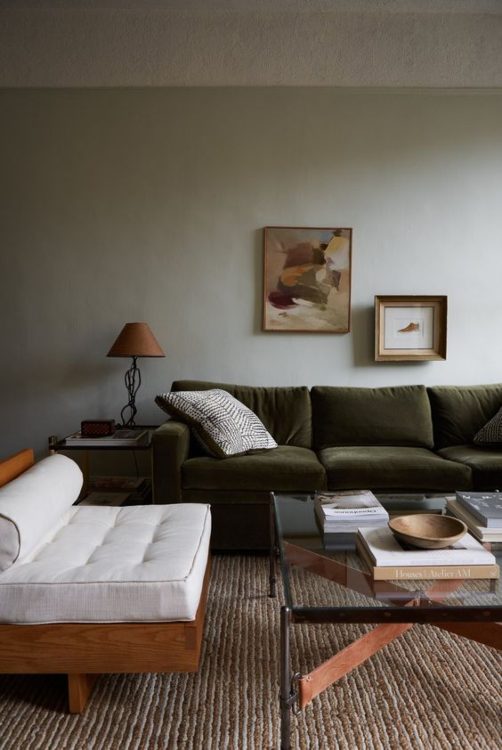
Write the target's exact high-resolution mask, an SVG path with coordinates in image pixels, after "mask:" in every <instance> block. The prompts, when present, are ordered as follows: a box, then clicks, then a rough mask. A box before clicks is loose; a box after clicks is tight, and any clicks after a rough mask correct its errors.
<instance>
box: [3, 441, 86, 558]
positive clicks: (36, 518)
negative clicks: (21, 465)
mask: <svg viewBox="0 0 502 750" xmlns="http://www.w3.org/2000/svg"><path fill="white" fill-rule="evenodd" d="M81 488H82V472H81V471H80V468H79V467H78V465H77V464H76V463H75V461H72V460H71V458H67V457H66V456H61V455H54V456H49V457H48V458H44V459H43V460H42V461H39V462H38V463H37V464H35V465H34V466H32V467H31V469H28V471H25V472H24V474H21V475H20V476H19V477H17V478H16V479H13V480H12V482H9V483H8V484H6V485H4V486H3V487H1V488H0V571H2V570H6V569H7V568H8V567H10V566H11V565H12V564H13V563H14V562H15V561H16V560H17V559H18V558H19V557H21V556H24V555H27V554H29V553H30V552H31V550H33V548H34V547H35V546H36V545H37V544H38V543H39V541H40V539H42V538H43V537H44V536H45V534H46V533H47V531H48V530H49V529H51V528H52V527H54V525H55V524H57V523H58V522H59V519H60V518H61V516H62V515H63V514H64V513H65V511H67V510H68V508H69V507H71V506H72V505H73V503H74V502H75V500H76V499H77V498H78V496H79V493H80V490H81Z"/></svg>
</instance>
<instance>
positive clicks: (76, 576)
mask: <svg viewBox="0 0 502 750" xmlns="http://www.w3.org/2000/svg"><path fill="white" fill-rule="evenodd" d="M210 534H211V514H210V509H209V506H208V505H202V504H196V503H179V504H175V505H141V506H131V507H126V508H115V507H103V506H101V507H99V506H98V507H96V506H82V507H78V506H77V507H74V508H71V510H69V511H68V512H67V513H66V514H65V515H64V517H63V518H62V519H60V522H59V524H58V525H57V526H56V527H55V528H53V529H52V530H51V531H50V532H49V534H48V535H47V536H46V538H45V539H44V540H42V542H41V543H40V544H39V546H38V547H37V548H36V549H35V550H33V551H32V553H31V554H30V555H27V556H26V557H23V558H20V559H19V560H18V561H17V562H16V563H15V564H14V565H13V566H12V567H10V568H9V569H8V570H6V571H4V572H3V573H1V574H0V622H9V623H47V622H147V621H150V622H155V621H169V620H193V619H194V617H195V614H196V612H197V607H198V604H199V600H200V595H201V591H202V583H203V579H204V572H205V570H206V565H207V558H208V550H209V537H210Z"/></svg>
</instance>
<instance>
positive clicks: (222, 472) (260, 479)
mask: <svg viewBox="0 0 502 750" xmlns="http://www.w3.org/2000/svg"><path fill="white" fill-rule="evenodd" d="M182 477H183V478H182V483H183V487H184V488H187V489H199V490H201V489H204V490H213V489H214V490H225V489H228V490H238V491H241V490H261V491H265V492H268V491H272V490H276V491H286V490H293V491H297V490H305V491H310V490H315V489H322V488H323V487H325V482H326V480H325V474H324V469H323V467H322V466H321V464H320V463H319V461H318V460H317V457H316V455H315V453H314V452H313V451H311V450H309V449H308V448H298V447H297V446H293V445H280V446H279V447H278V448H273V449H272V450H269V451H267V452H266V453H256V454H252V455H249V456H234V457H231V458H226V459H224V460H223V461H222V460H219V459H217V458H210V457H209V456H201V457H198V458H189V459H188V460H187V461H185V463H184V464H183V467H182Z"/></svg>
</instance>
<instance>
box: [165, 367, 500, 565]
mask: <svg viewBox="0 0 502 750" xmlns="http://www.w3.org/2000/svg"><path fill="white" fill-rule="evenodd" d="M209 388H223V389H224V390H226V391H228V392H229V393H231V394H232V395H233V396H235V398H237V399H239V400H240V401H242V402H243V403H244V404H246V406H248V407H249V408H250V409H252V410H253V411H254V412H255V413H256V414H257V415H258V416H259V418H260V419H261V420H262V422H263V423H264V424H265V426H266V427H267V429H268V430H269V432H270V433H271V434H272V435H273V437H274V438H275V440H276V442H277V443H278V445H279V447H278V448H275V449H272V450H269V451H264V452H260V453H255V454H251V455H246V456H236V457H233V458H226V459H216V458H211V457H210V456H208V455H206V454H204V452H203V451H202V449H201V448H200V446H199V445H198V443H197V442H196V441H195V440H194V438H193V437H192V435H191V434H190V430H189V428H188V427H187V426H186V425H185V424H183V423H181V422H178V421H175V420H168V421H167V422H165V423H164V424H163V425H161V426H160V427H159V428H158V429H157V430H156V431H155V433H154V435H153V491H154V502H156V503H171V502H210V503H211V506H212V515H213V538H212V546H213V548H215V549H229V550H231V549H260V548H265V547H266V546H267V545H268V529H269V516H268V502H269V492H270V490H275V491H279V492H308V491H313V490H315V489H326V488H328V489H340V490H342V489H355V488H366V489H372V490H373V491H374V492H381V493H385V492H399V493H400V492H411V493H417V492H424V493H442V492H451V491H453V490H456V489H472V488H475V489H483V490H484V489H495V488H498V487H502V450H496V449H495V450H494V449H485V448H477V447H475V446H473V444H472V438H473V436H474V435H475V433H476V432H477V431H478V430H479V429H480V428H481V427H482V426H483V425H484V424H485V423H486V422H487V421H488V420H489V419H490V418H491V417H492V416H493V415H494V414H495V413H496V412H497V410H498V409H499V408H500V406H501V405H502V384H500V385H499V384H497V385H487V386H441V387H434V388H426V387H425V386H422V385H413V386H394V387H387V388H345V387H334V386H315V387H313V388H312V389H311V390H310V391H309V389H308V388H306V387H290V388H262V387H251V386H240V385H230V384H225V383H209V382H205V381H193V380H180V381H175V382H174V383H173V386H172V390H175V391H180V390H207V389H209Z"/></svg>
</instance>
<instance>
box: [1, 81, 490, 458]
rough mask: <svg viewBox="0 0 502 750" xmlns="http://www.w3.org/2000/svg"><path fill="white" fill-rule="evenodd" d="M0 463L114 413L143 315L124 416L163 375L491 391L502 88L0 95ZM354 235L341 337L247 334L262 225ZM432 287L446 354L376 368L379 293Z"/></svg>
mask: <svg viewBox="0 0 502 750" xmlns="http://www.w3.org/2000/svg"><path fill="white" fill-rule="evenodd" d="M0 106H1V117H0V144H1V147H0V148H1V154H2V155H1V200H0V206H1V208H0V211H1V216H2V220H1V234H0V242H1V246H2V252H1V268H0V271H1V277H0V295H1V296H0V299H1V300H2V310H3V313H2V323H1V325H2V335H1V342H2V366H1V368H0V379H1V380H0V384H1V391H0V392H1V394H2V417H3V422H4V428H3V429H2V430H1V432H0V440H1V446H0V454H5V453H7V452H9V451H13V450H16V449H19V448H21V447H23V446H24V445H35V447H36V448H37V449H38V450H39V451H41V450H43V448H44V446H45V441H46V438H47V436H48V435H49V434H51V433H55V434H64V433H65V432H67V431H70V430H73V429H75V428H77V427H78V425H79V423H80V420H81V419H82V418H86V417H117V416H118V412H119V410H120V407H121V406H122V405H123V402H124V394H125V389H124V387H123V383H122V375H123V371H124V370H125V367H126V360H111V359H107V358H106V357H105V354H106V352H107V350H108V348H109V347H110V345H111V343H112V342H113V340H114V338H115V336H116V335H117V333H118V332H119V330H120V328H121V327H122V325H123V323H125V322H127V321H134V320H146V321H148V322H149V324H150V325H151V327H152V329H153V331H154V332H155V334H156V335H157V338H158V339H159V341H160V343H161V345H162V346H163V347H165V349H166V352H167V357H166V359H164V360H142V362H141V367H142V373H143V386H142V389H141V391H140V397H139V406H140V414H139V416H140V419H141V421H143V422H145V421H159V419H161V413H160V412H159V411H158V409H157V407H155V405H154V404H153V396H154V395H155V393H156V392H158V391H161V390H165V389H167V388H169V385H170V383H171V381H172V380H173V379H174V378H177V377H191V378H205V379H209V378H214V379H218V380H223V381H229V382H232V381H235V382H241V383H252V384H270V385H278V384H294V383H305V384H307V385H312V384H314V383H333V384H337V383H339V384H345V385H346V384H352V385H383V384H391V383H415V382H424V383H474V382H494V381H499V380H502V335H501V326H502V303H501V295H500V289H501V286H500V285H501V279H502V210H501V206H502V96H501V95H500V93H493V92H491V93H481V92H478V93H448V92H439V91H436V92H429V93H427V92H420V91H417V92H385V91H382V92H378V91H344V92H341V91H338V90H333V89H322V88H320V89H295V88H282V89H281V88H278V89H273V88H268V89H231V88H217V89H211V88H204V89H116V90H114V89H107V90H104V89H103V90H89V89H87V90H84V89H80V90H76V89H75V90H64V89H60V90H26V89H19V90H3V91H2V92H1V93H0ZM267 224H278V225H290V226H295V225H306V226H337V225H339V226H352V227H353V228H354V241H353V284H352V300H353V326H352V333H351V334H348V335H345V336H335V335H308V334H272V333H262V332H261V331H260V314H261V268H262V260H261V252H262V251H261V243H262V227H263V226H264V225H267ZM413 293H416V294H447V295H448V298H449V326H448V359H447V361H446V362H439V363H424V364H412V365H389V364H375V363H374V362H373V313H372V306H373V296H374V295H375V294H413Z"/></svg>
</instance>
